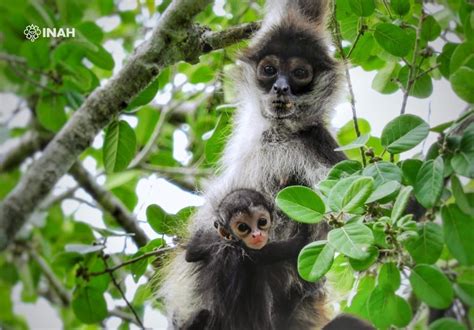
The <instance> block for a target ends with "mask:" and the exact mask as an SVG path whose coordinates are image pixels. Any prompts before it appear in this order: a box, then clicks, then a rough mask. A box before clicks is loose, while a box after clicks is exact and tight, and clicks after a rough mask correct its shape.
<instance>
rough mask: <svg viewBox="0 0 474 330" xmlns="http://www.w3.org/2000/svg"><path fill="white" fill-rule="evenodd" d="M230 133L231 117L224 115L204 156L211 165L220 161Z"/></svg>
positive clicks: (218, 122)
mask: <svg viewBox="0 0 474 330" xmlns="http://www.w3.org/2000/svg"><path fill="white" fill-rule="evenodd" d="M229 132H230V125H229V116H228V115H227V114H225V113H223V114H222V115H221V116H220V117H219V120H218V121H217V124H216V127H215V128H214V131H213V133H212V135H211V137H210V138H209V140H207V141H206V144H205V147H204V151H205V152H204V154H205V156H206V160H207V161H208V162H209V163H215V162H217V161H218V159H219V157H220V155H221V153H222V151H223V150H224V145H225V141H226V138H227V137H228V136H229Z"/></svg>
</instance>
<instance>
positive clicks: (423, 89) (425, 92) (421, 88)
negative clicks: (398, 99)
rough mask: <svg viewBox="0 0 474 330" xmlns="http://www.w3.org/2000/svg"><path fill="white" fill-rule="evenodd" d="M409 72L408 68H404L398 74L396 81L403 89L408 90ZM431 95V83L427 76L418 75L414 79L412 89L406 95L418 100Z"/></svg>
mask: <svg viewBox="0 0 474 330" xmlns="http://www.w3.org/2000/svg"><path fill="white" fill-rule="evenodd" d="M409 75H410V72H409V68H408V66H404V67H402V68H401V69H400V71H399V72H398V80H400V83H401V84H402V85H403V86H404V87H405V88H408V79H409V78H410V77H409ZM432 93H433V81H432V80H431V76H430V75H429V74H424V75H419V76H418V78H416V80H415V82H414V84H413V86H412V88H411V89H410V92H409V93H408V95H410V96H414V97H417V98H420V99H425V98H427V97H429V96H430V95H431V94H432Z"/></svg>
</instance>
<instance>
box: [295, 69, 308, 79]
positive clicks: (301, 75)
mask: <svg viewBox="0 0 474 330" xmlns="http://www.w3.org/2000/svg"><path fill="white" fill-rule="evenodd" d="M293 76H294V77H295V78H296V79H305V78H307V77H308V70H306V69H302V68H298V69H296V70H294V71H293Z"/></svg>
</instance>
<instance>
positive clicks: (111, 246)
mask: <svg viewBox="0 0 474 330" xmlns="http://www.w3.org/2000/svg"><path fill="white" fill-rule="evenodd" d="M222 3H223V1H217V2H216V5H215V7H214V9H215V11H216V12H218V13H219V14H221V15H223V14H225V12H224V11H223V9H222ZM134 5H136V0H125V1H121V2H120V9H121V10H124V9H131V7H133V6H134ZM97 23H98V24H99V25H100V26H102V27H104V30H105V29H107V30H108V29H109V28H110V26H113V25H114V24H118V23H119V21H118V20H117V19H116V17H109V18H104V19H101V20H99V21H98V22H97ZM438 46H439V45H438ZM105 48H106V49H107V50H109V51H111V52H112V54H113V57H114V60H115V61H116V67H115V69H114V72H117V70H120V68H121V65H122V62H123V60H124V58H125V53H124V51H123V49H122V43H121V42H120V41H117V40H111V41H108V42H107V43H106V44H105ZM436 48H439V47H436ZM374 76H375V72H365V71H363V70H362V69H360V68H355V69H351V78H352V84H353V87H354V93H355V99H356V107H357V115H358V116H359V117H360V118H365V119H367V120H369V122H370V124H371V126H372V134H373V135H376V136H380V133H381V131H382V128H383V127H384V125H385V124H386V123H387V122H388V121H389V120H391V119H393V118H394V117H396V116H397V115H398V114H399V111H400V107H401V100H402V94H401V92H397V93H395V94H392V95H382V94H379V93H378V92H376V91H375V90H373V89H372V88H371V83H372V80H373V78H374ZM179 79H180V78H179V77H178V80H179ZM183 82H184V81H177V84H178V85H181V84H182V83H183ZM185 87H186V88H193V87H192V86H185ZM200 87H201V86H199V88H200ZM433 87H434V89H433V94H432V95H431V97H430V98H428V99H423V100H420V99H415V98H412V97H410V98H409V99H408V107H407V112H408V113H413V114H416V115H418V116H420V117H422V118H423V119H425V120H426V121H427V122H428V123H429V124H430V125H431V126H434V125H437V124H440V123H443V122H446V121H449V120H452V119H454V118H456V117H457V116H458V115H459V114H460V112H461V111H462V110H463V108H464V107H465V103H464V102H462V101H460V100H459V98H458V97H457V96H456V95H455V94H454V93H453V91H452V89H451V87H450V84H449V82H447V81H446V80H441V81H434V85H433ZM202 88H204V87H202ZM202 88H201V89H202ZM169 97H170V94H169V91H166V92H165V93H163V94H162V95H161V96H159V100H158V101H162V102H166V101H167V99H169ZM0 99H1V102H0V107H1V108H0V123H2V122H5V121H6V119H7V118H10V116H11V115H12V112H13V110H14V109H15V107H16V104H17V99H16V98H15V97H14V96H13V95H11V94H1V93H0ZM430 107H431V115H429V112H430V111H429V109H430ZM126 118H127V120H130V121H131V124H132V125H133V124H136V121H135V123H134V122H133V119H130V118H131V117H130V116H127V117H126ZM351 118H352V113H351V109H350V104H349V103H348V102H343V103H341V104H340V105H339V106H338V107H337V108H336V111H335V112H334V116H333V120H332V125H333V126H334V128H335V129H337V128H339V127H341V126H343V125H344V124H345V123H347V122H348V121H349V120H351ZM27 119H28V111H21V112H20V113H18V114H16V115H15V116H14V118H13V120H11V121H10V123H9V127H10V128H12V127H15V126H24V125H25V123H26V122H27ZM434 137H435V135H434V134H431V135H430V136H429V138H428V142H427V143H425V144H424V145H425V148H427V147H429V145H430V144H431V143H432V142H434ZM174 140H175V142H174V149H175V150H174V155H175V157H176V158H177V159H179V160H185V159H186V157H187V156H188V152H187V151H186V150H185V147H186V137H185V134H184V133H182V132H177V133H176V134H175V135H174ZM2 142H3V140H2V136H1V132H0V143H2ZM13 143H14V140H9V141H7V142H5V143H3V144H0V154H1V153H2V152H4V151H5V150H7V149H8V148H9V147H10V146H11V145H12V144H13ZM101 143H102V136H101V135H99V136H98V137H97V138H96V140H95V141H94V145H95V146H100V145H101ZM420 148H421V146H419V147H417V149H415V150H412V151H410V153H406V155H405V157H406V156H408V155H411V154H414V153H417V152H419V151H420V150H421V149H420ZM424 151H426V150H424ZM37 156H38V155H37ZM37 156H36V157H37ZM84 165H85V166H86V168H88V169H89V170H90V171H91V172H92V173H95V172H96V169H95V161H94V160H92V159H88V160H86V161H85V163H84ZM103 181H104V178H103V177H102V178H99V180H98V182H99V183H103ZM73 185H74V181H73V180H72V179H71V178H70V177H65V178H63V179H62V180H61V181H60V182H59V183H58V185H57V187H56V188H55V193H59V192H60V191H63V190H64V189H67V187H71V186H73ZM136 193H137V196H138V205H137V207H136V208H135V210H134V213H135V214H136V215H137V218H138V219H139V220H142V221H146V215H145V211H146V208H147V206H148V205H150V204H158V205H160V206H161V207H163V209H164V210H165V211H167V212H169V213H176V212H177V211H178V210H180V209H181V208H183V207H186V206H190V205H196V206H197V205H200V204H201V203H202V198H200V197H199V196H196V195H193V194H190V193H187V192H185V191H183V190H181V189H180V188H178V187H176V186H174V185H173V184H171V183H169V182H167V181H166V180H164V179H162V178H159V177H158V176H157V175H155V174H153V175H151V176H149V177H148V178H144V179H141V180H140V181H139V183H138V185H137V189H136ZM77 196H79V197H81V198H83V199H86V200H88V201H90V202H93V200H92V199H91V198H90V197H89V196H88V195H87V194H86V193H85V192H84V191H81V190H80V191H78V192H77ZM62 208H63V210H64V211H65V213H66V214H74V217H75V219H77V220H79V221H84V222H87V223H91V224H93V225H94V226H97V227H105V226H104V224H103V222H102V219H101V218H102V213H101V211H99V210H97V209H94V208H91V207H90V206H87V205H85V204H79V203H78V202H76V201H73V200H66V201H64V202H63V203H62ZM141 226H142V227H143V228H144V230H145V231H146V232H147V234H148V235H149V236H150V238H155V237H157V234H155V233H154V232H153V231H152V230H151V228H150V227H149V226H148V225H147V224H146V223H141ZM122 249H123V238H115V239H109V240H108V251H109V252H112V253H113V252H119V251H122ZM135 250H136V248H135V247H134V245H133V244H130V243H129V244H127V252H130V253H132V252H134V251H135ZM144 282H145V279H144V278H142V279H141V281H140V283H139V284H142V283H144ZM126 286H127V297H128V298H129V299H132V298H133V294H134V292H135V290H136V287H137V284H135V283H134V282H133V280H132V279H131V277H130V276H128V277H127V279H126ZM20 290H21V287H20V285H17V286H16V287H15V290H14V293H13V299H14V301H15V302H16V303H15V307H14V309H15V312H16V313H18V314H20V315H23V316H24V317H25V318H26V319H27V321H28V323H29V325H30V327H31V328H32V329H46V328H48V329H49V328H61V325H62V324H61V321H60V319H59V317H58V314H57V312H56V311H55V310H54V309H53V308H52V307H51V306H50V305H49V304H48V303H47V302H46V301H45V300H44V299H38V301H37V302H36V303H34V304H25V303H22V302H20ZM107 302H108V305H109V308H112V307H113V306H115V305H123V302H121V301H120V302H118V301H115V300H113V299H111V297H109V296H108V297H107ZM119 323H120V320H119V319H117V318H110V319H108V321H107V323H106V325H107V327H108V328H116V327H117V326H118V325H119ZM144 323H145V326H148V327H153V328H155V329H161V328H166V320H165V319H164V317H163V316H162V315H160V313H158V312H157V311H154V310H152V309H151V308H150V307H149V306H148V307H147V308H146V312H145V319H144ZM132 328H133V326H132Z"/></svg>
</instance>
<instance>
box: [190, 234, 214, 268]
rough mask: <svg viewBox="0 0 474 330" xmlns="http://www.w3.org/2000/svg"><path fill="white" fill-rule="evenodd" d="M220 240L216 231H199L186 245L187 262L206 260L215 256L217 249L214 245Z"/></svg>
mask: <svg viewBox="0 0 474 330" xmlns="http://www.w3.org/2000/svg"><path fill="white" fill-rule="evenodd" d="M219 239H220V237H219V236H218V235H217V234H216V233H215V232H214V231H204V230H199V231H198V232H196V233H195V234H194V235H193V237H192V238H191V240H190V241H189V243H188V244H187V245H186V255H185V259H186V261H187V262H197V261H201V260H206V259H207V258H209V257H210V256H211V255H212V254H213V252H214V250H215V248H216V245H215V244H214V243H215V242H216V241H217V240H219Z"/></svg>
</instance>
